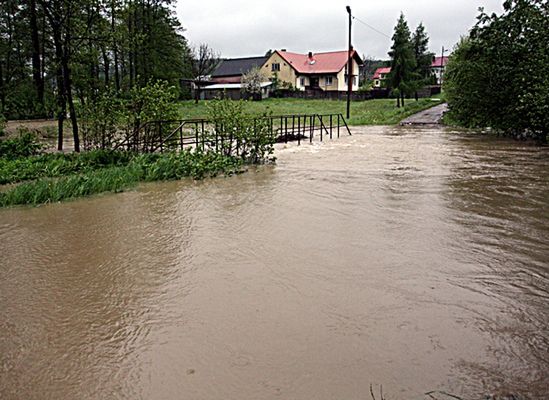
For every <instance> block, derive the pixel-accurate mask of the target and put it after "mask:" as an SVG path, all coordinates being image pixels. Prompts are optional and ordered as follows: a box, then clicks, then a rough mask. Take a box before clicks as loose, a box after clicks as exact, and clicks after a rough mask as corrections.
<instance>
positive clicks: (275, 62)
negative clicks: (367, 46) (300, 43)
mask: <svg viewBox="0 0 549 400" xmlns="http://www.w3.org/2000/svg"><path fill="white" fill-rule="evenodd" d="M348 57H349V52H348V51H347V50H344V51H332V52H327V53H312V52H310V53H309V54H298V53H291V52H289V51H286V50H276V51H275V52H274V53H273V54H271V56H270V57H269V58H267V60H266V61H265V63H264V64H263V66H262V67H261V69H262V70H263V71H264V72H265V73H267V74H270V75H271V76H272V77H274V76H275V75H276V76H277V77H278V79H279V80H280V81H281V82H285V83H287V84H291V85H292V86H293V87H294V88H296V89H298V90H305V89H316V90H326V91H342V92H343V91H347V61H348ZM351 57H352V70H351V74H350V75H351V77H352V78H351V79H352V90H353V91H356V90H358V88H359V81H358V76H359V74H358V72H359V71H358V68H359V65H361V64H362V60H361V59H360V57H359V55H358V53H357V52H356V51H355V50H352V51H351Z"/></svg>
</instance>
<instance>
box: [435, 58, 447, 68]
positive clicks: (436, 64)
mask: <svg viewBox="0 0 549 400" xmlns="http://www.w3.org/2000/svg"><path fill="white" fill-rule="evenodd" d="M441 59H442V65H443V66H446V64H448V56H444V57H435V58H433V62H432V63H431V67H440V61H441Z"/></svg>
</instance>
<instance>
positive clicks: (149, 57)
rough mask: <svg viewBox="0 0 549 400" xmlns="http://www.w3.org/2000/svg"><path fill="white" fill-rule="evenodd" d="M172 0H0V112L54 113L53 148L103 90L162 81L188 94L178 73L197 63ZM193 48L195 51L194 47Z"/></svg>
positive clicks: (124, 90) (124, 93)
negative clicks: (67, 126)
mask: <svg viewBox="0 0 549 400" xmlns="http://www.w3.org/2000/svg"><path fill="white" fill-rule="evenodd" d="M174 3H175V1H174V0H3V1H2V2H0V114H3V115H4V116H5V117H6V118H8V119H22V118H39V117H55V118H56V119H57V120H58V138H59V140H58V147H59V148H61V147H62V137H63V125H64V121H65V119H66V116H67V115H68V116H69V118H70V120H71V127H72V131H73V137H74V143H75V150H77V151H78V150H79V147H80V143H79V142H80V135H79V131H78V129H79V127H78V121H77V118H78V114H79V110H80V109H82V108H84V107H86V106H87V105H89V104H92V103H94V102H95V101H96V100H97V99H98V98H101V96H102V95H103V94H104V93H106V92H109V93H111V92H112V93H113V94H114V96H116V97H120V98H124V97H128V96H130V94H131V92H132V90H133V89H135V88H141V87H144V86H145V85H147V84H148V83H149V82H156V81H159V80H162V81H165V82H167V83H169V84H170V86H172V87H174V88H175V90H176V91H177V96H179V97H182V96H185V95H190V93H188V92H186V88H185V86H183V85H181V81H182V79H183V78H187V79H191V78H193V77H194V76H197V74H196V70H197V69H198V68H203V60H202V61H201V63H202V64H200V62H199V60H198V59H199V57H196V56H195V55H194V53H195V51H194V50H193V49H192V48H191V47H190V45H189V44H188V42H187V40H186V38H185V36H184V35H183V33H184V30H183V28H182V27H181V24H180V22H179V21H178V20H177V18H176V16H175V13H174V11H173V6H174ZM196 53H200V51H199V50H198V49H197V51H196Z"/></svg>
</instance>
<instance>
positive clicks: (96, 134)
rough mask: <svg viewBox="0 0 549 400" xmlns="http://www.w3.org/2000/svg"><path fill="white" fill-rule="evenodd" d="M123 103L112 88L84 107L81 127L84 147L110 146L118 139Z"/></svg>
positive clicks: (101, 147) (103, 147)
mask: <svg viewBox="0 0 549 400" xmlns="http://www.w3.org/2000/svg"><path fill="white" fill-rule="evenodd" d="M122 107H123V104H122V102H121V100H120V99H119V98H118V97H117V96H116V93H115V92H114V91H113V90H112V89H107V90H106V91H105V92H103V93H101V94H100V95H99V96H98V97H97V98H96V99H95V100H94V101H93V102H89V103H87V104H86V105H85V106H84V107H83V108H82V114H81V118H80V129H81V132H82V139H83V143H84V148H85V149H87V150H90V149H97V148H100V149H105V148H110V147H111V146H112V145H113V142H114V140H115V139H116V133H117V131H118V124H119V123H120V119H121V115H122Z"/></svg>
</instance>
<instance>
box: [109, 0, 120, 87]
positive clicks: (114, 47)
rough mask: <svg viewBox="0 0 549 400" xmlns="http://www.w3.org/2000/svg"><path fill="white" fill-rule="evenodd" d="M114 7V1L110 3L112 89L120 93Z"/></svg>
mask: <svg viewBox="0 0 549 400" xmlns="http://www.w3.org/2000/svg"><path fill="white" fill-rule="evenodd" d="M115 12H116V7H115V2H114V0H113V1H111V35H112V50H113V55H114V87H115V89H116V91H117V92H119V91H120V73H119V70H118V46H117V44H116V29H115V27H116V25H115V24H116V22H115V21H116V17H115Z"/></svg>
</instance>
